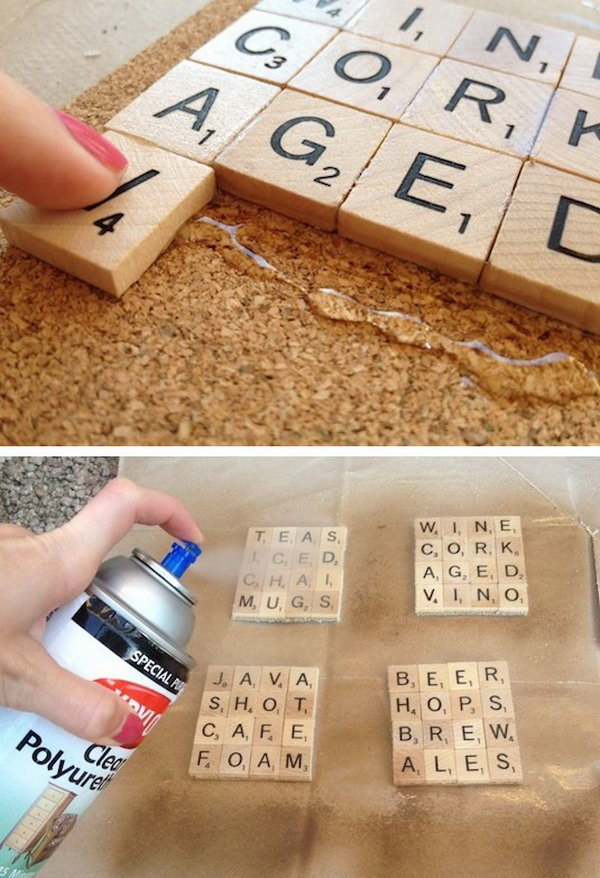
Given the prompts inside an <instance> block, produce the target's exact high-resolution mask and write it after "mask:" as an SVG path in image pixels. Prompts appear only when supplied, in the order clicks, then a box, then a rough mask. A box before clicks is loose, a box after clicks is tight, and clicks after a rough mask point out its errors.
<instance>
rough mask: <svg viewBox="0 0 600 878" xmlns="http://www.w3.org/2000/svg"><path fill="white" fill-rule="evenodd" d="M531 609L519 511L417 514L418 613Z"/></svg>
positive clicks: (516, 612)
mask: <svg viewBox="0 0 600 878" xmlns="http://www.w3.org/2000/svg"><path fill="white" fill-rule="evenodd" d="M528 610H529V601H528V594H527V574H526V572H525V556H524V551H523V536H522V533H521V519H520V518H519V516H516V515H511V516H499V515H495V516H488V517H483V516H482V517H480V516H473V517H461V518H417V519H416V520H415V612H416V613H417V614H418V615H438V616H439V615H444V614H448V615H449V614H454V615H455V614H457V613H467V614H471V615H473V614H477V615H487V616H490V615H494V616H526V615H527V613H528Z"/></svg>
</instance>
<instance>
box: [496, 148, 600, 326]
mask: <svg viewBox="0 0 600 878" xmlns="http://www.w3.org/2000/svg"><path fill="white" fill-rule="evenodd" d="M599 242H600V184H598V183H594V182H592V181H591V180H584V179H582V178H581V177H576V176H575V175H574V174H567V173H564V172H562V171H557V170H554V168H547V167H544V166H543V165H532V164H527V165H526V166H525V169H524V171H523V173H522V175H521V177H520V179H519V183H518V185H517V190H516V193H515V196H514V198H513V200H512V203H511V205H510V207H509V209H508V213H507V215H506V219H505V221H504V223H503V224H502V227H501V229H500V233H499V235H498V239H497V241H496V244H495V246H494V249H493V251H492V255H491V257H490V262H489V264H488V265H487V266H486V268H485V270H484V272H483V276H482V279H481V285H482V286H483V287H484V289H486V290H489V291H490V292H492V293H497V294H498V295H500V296H504V297H505V298H507V299H510V300H511V301H513V302H518V303H520V304H521V305H526V306H528V307H530V308H534V309H536V310H538V311H544V312H545V313H546V314H550V315H551V316H553V317H558V318H559V319H560V320H566V321H567V323H573V324H574V325H575V326H579V327H580V328H581V329H588V330H590V331H591V332H596V333H600V243H599Z"/></svg>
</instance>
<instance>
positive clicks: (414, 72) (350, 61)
mask: <svg viewBox="0 0 600 878" xmlns="http://www.w3.org/2000/svg"><path fill="white" fill-rule="evenodd" d="M437 63H438V59H437V58H435V57H434V56H433V55H422V54H420V53H419V52H411V50H410V49H404V48H401V47H399V46H390V45H389V43H387V44H386V43H382V42H380V41H379V40H371V39H369V38H368V37H362V36H360V35H359V34H351V33H342V34H339V35H338V36H337V37H335V39H333V40H332V42H331V43H329V44H328V45H327V46H326V47H325V48H324V49H323V50H322V51H321V52H319V54H318V55H317V56H316V57H315V58H313V60H312V61H311V62H310V63H309V64H307V66H306V67H305V68H304V69H303V70H301V71H300V73H297V74H296V76H295V77H294V78H293V79H292V81H291V82H290V86H291V88H296V89H299V90H300V91H305V92H308V93H309V94H314V95H317V96H319V97H322V98H328V99H329V100H332V101H337V102H338V103H340V104H347V105H348V106H349V107H354V108H355V109H357V110H364V111H365V112H366V113H375V115H377V116H385V117H386V118H388V119H393V120H395V121H397V120H398V119H399V118H400V116H401V115H402V113H403V112H404V110H405V109H406V107H408V105H409V103H410V102H411V100H412V99H413V98H414V96H415V95H416V94H417V92H418V91H419V89H420V88H421V86H422V85H423V83H424V82H425V81H426V80H427V78H428V77H429V75H430V74H431V73H432V71H433V70H434V68H435V67H436V65H437Z"/></svg>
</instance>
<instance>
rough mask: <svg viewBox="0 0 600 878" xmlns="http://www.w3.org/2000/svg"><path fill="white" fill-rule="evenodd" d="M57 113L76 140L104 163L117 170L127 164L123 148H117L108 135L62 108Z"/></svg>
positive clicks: (120, 169)
mask: <svg viewBox="0 0 600 878" xmlns="http://www.w3.org/2000/svg"><path fill="white" fill-rule="evenodd" d="M55 113H56V115H57V116H58V118H59V119H60V121H61V122H62V123H63V125H64V126H65V128H67V129H68V131H69V132H70V134H71V135H72V136H73V137H74V138H75V140H76V141H77V142H78V143H80V144H81V145H82V146H83V147H85V149H87V151H88V152H89V153H91V155H93V156H94V158H96V159H98V161H99V162H102V164H103V165H107V166H108V167H109V168H113V169H114V170H115V171H122V170H123V169H124V168H125V167H126V166H127V159H126V158H125V156H124V155H123V153H122V152H121V150H120V149H117V147H116V146H114V145H113V144H112V143H111V142H110V140H107V139H106V137H102V135H101V134H99V133H98V132H97V131H95V130H94V129H93V128H90V126H89V125H86V124H85V122H82V121H81V119H76V118H75V117H74V116H70V115H69V114H68V113H64V112H63V111H62V110H55Z"/></svg>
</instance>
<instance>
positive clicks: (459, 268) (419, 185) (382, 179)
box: [338, 125, 521, 281]
mask: <svg viewBox="0 0 600 878" xmlns="http://www.w3.org/2000/svg"><path fill="white" fill-rule="evenodd" d="M520 167H521V164H520V162H519V161H518V160H517V159H515V158H513V157H512V156H506V155H500V154H497V153H493V152H490V151H489V150H486V149H481V148H480V147H477V146H472V145H471V144H467V143H459V142H458V141H455V140H449V139H448V138H445V137H440V136H439V135H437V134H431V133H429V132H427V131H417V130H415V129H412V128H408V127H406V126H404V125H395V126H394V127H393V129H392V131H391V133H390V134H389V135H388V137H387V138H386V139H385V141H384V143H383V145H382V147H381V148H380V149H379V151H378V152H377V154H376V155H375V157H374V158H373V160H372V161H371V163H370V165H369V166H368V168H367V169H366V170H365V171H364V172H363V174H362V175H361V177H360V179H359V181H358V183H357V184H356V186H355V187H354V189H353V190H352V192H351V193H350V195H349V197H348V198H347V199H346V201H345V202H344V204H343V205H342V208H341V210H340V214H339V220H338V228H339V231H340V233H341V234H342V235H345V236H346V237H347V238H352V239H353V240H355V241H359V242H360V243H361V244H366V245H367V246H369V247H375V248H377V249H379V250H384V251H385V252H387V253H391V254H393V255H395V256H399V257H400V258H402V259H409V260H411V261H416V262H418V263H419V264H421V265H426V266H428V267H429V268H433V269H437V270H439V271H445V272H447V273H449V274H451V275H453V276H454V277H459V278H461V279H463V280H468V281H475V280H476V279H477V278H478V277H479V274H480V273H481V269H482V267H483V265H484V262H485V260H486V258H487V256H488V253H489V251H490V249H491V246H492V243H493V240H494V237H495V235H496V232H497V230H498V228H499V226H500V223H501V221H502V217H503V214H504V210H505V207H506V203H507V200H508V198H509V196H510V193H511V192H512V189H513V187H514V183H515V180H516V178H517V174H518V172H519V170H520Z"/></svg>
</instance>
